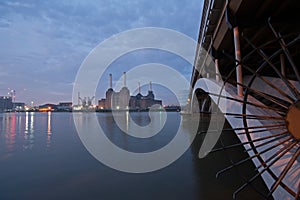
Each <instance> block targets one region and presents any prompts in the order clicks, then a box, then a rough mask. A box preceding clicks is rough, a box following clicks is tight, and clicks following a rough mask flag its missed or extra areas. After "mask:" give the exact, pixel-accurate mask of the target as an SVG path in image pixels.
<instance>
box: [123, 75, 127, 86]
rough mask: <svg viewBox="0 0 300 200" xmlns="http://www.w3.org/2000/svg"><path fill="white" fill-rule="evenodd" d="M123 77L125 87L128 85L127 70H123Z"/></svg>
mask: <svg viewBox="0 0 300 200" xmlns="http://www.w3.org/2000/svg"><path fill="white" fill-rule="evenodd" d="M123 78H124V84H123V85H124V87H126V72H123Z"/></svg>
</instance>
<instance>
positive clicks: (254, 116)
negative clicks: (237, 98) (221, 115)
mask: <svg viewBox="0 0 300 200" xmlns="http://www.w3.org/2000/svg"><path fill="white" fill-rule="evenodd" d="M225 115H228V116H235V117H240V118H243V117H246V118H247V119H269V120H284V118H283V117H275V116H270V115H250V114H239V113H225Z"/></svg>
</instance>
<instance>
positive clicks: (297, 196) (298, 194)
mask: <svg viewBox="0 0 300 200" xmlns="http://www.w3.org/2000/svg"><path fill="white" fill-rule="evenodd" d="M299 198H300V182H299V185H298V191H297V193H296V195H295V200H299Z"/></svg>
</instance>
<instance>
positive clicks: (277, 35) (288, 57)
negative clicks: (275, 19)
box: [268, 18, 300, 82]
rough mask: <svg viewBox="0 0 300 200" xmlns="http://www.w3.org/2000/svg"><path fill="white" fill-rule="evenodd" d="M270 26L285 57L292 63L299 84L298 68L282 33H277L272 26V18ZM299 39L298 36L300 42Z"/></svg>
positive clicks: (269, 21)
mask: <svg viewBox="0 0 300 200" xmlns="http://www.w3.org/2000/svg"><path fill="white" fill-rule="evenodd" d="M268 24H269V27H270V28H271V30H272V32H273V34H274V35H275V37H276V38H277V39H278V40H279V44H280V46H281V48H282V50H283V52H284V54H285V56H286V57H287V59H288V61H289V62H290V64H291V66H292V68H293V70H294V72H295V75H296V77H297V79H298V82H300V75H299V72H298V70H297V66H296V64H295V62H294V61H293V59H292V57H291V54H290V52H289V50H288V49H287V45H286V43H285V41H284V39H283V38H282V37H281V35H280V33H277V32H276V30H275V28H274V27H273V26H272V24H271V19H270V18H269V20H268ZM299 39H300V37H299V36H298V37H297V38H296V39H295V40H299Z"/></svg>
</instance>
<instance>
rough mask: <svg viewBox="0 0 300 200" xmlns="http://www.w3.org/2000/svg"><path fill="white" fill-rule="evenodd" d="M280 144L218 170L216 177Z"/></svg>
mask: <svg viewBox="0 0 300 200" xmlns="http://www.w3.org/2000/svg"><path fill="white" fill-rule="evenodd" d="M279 145H280V144H276V145H274V146H271V147H269V148H267V149H265V150H263V151H261V152H259V153H256V154H255V155H253V156H251V157H248V158H245V159H243V160H240V161H239V162H236V163H233V164H232V165H230V166H228V167H226V168H224V169H222V170H220V171H219V172H217V174H216V177H217V178H218V177H219V176H220V175H221V174H222V173H224V172H226V171H228V170H230V169H232V168H233V167H235V166H239V165H241V164H243V163H245V162H247V161H249V160H252V159H253V158H256V157H258V156H260V155H262V154H264V153H266V152H268V151H270V150H272V149H274V148H276V147H277V146H279ZM282 149H283V150H284V149H286V148H282Z"/></svg>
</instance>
